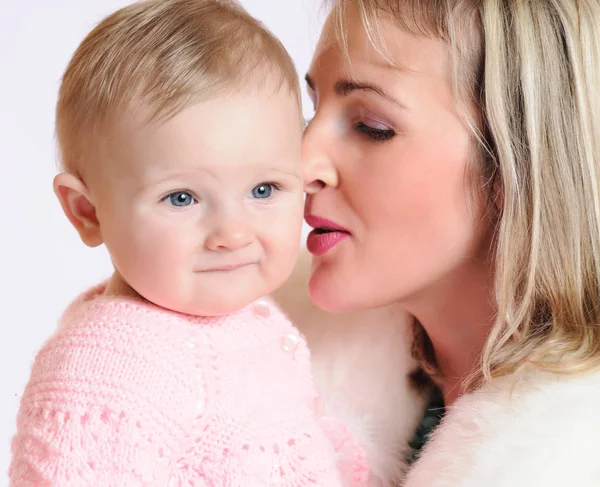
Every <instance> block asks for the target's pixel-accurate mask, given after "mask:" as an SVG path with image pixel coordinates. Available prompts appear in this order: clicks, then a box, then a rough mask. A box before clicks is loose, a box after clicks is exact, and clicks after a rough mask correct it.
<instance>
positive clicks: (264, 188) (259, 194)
mask: <svg viewBox="0 0 600 487" xmlns="http://www.w3.org/2000/svg"><path fill="white" fill-rule="evenodd" d="M250 193H251V194H252V197H253V198H256V199H259V200H265V199H267V198H270V197H271V195H272V194H273V185H272V184H270V183H263V184H259V185H258V186H255V187H254V188H252V191H251V192H250Z"/></svg>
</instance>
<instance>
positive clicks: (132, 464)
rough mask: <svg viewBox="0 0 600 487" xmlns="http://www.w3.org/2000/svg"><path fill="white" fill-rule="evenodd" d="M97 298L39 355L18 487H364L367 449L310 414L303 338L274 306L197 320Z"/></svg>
mask: <svg viewBox="0 0 600 487" xmlns="http://www.w3.org/2000/svg"><path fill="white" fill-rule="evenodd" d="M103 290H104V287H103V286H99V287H97V288H94V289H92V290H91V291H88V292H87V293H85V294H84V295H82V296H80V297H79V298H78V299H77V300H76V301H75V302H74V303H73V304H72V305H71V306H70V307H69V309H68V310H67V311H66V312H65V314H64V316H63V318H62V320H61V323H60V325H59V328H58V331H57V333H56V334H55V336H53V337H52V338H51V339H50V340H49V341H48V343H46V345H45V346H44V347H43V348H42V350H41V351H40V352H39V354H38V355H37V357H36V360H35V363H34V365H33V369H32V373H31V378H30V381H29V383H28V385H27V387H26V390H25V392H24V394H23V397H22V400H21V407H20V411H19V415H18V420H17V434H16V436H15V438H14V439H13V442H12V453H13V458H12V463H11V467H10V472H9V475H10V479H11V486H14V487H17V486H55V485H56V486H61V487H75V486H107V487H108V486H119V487H122V486H161V487H162V486H169V487H176V486H177V487H179V486H186V487H193V486H228V487H229V486H230V487H234V486H244V487H254V486H257V487H258V486H275V485H277V486H282V487H287V486H289V487H300V486H315V485H316V486H338V485H342V483H341V479H342V478H344V479H345V481H344V484H345V485H366V482H367V477H368V475H367V467H366V464H365V461H364V456H363V455H362V452H361V450H360V448H358V447H357V446H356V445H355V442H354V441H353V439H352V438H351V437H350V436H348V434H347V433H346V432H345V430H344V427H343V425H340V427H332V426H331V425H332V424H335V423H336V422H335V420H333V419H332V418H321V419H318V418H317V415H316V414H315V399H316V393H315V389H314V386H313V383H312V378H311V372H310V355H309V351H308V348H307V346H306V343H305V341H304V339H303V338H302V337H301V336H300V335H299V334H298V332H297V331H296V330H295V329H294V328H293V327H292V325H291V324H290V322H289V321H288V320H287V319H286V318H285V316H283V315H282V314H281V313H280V312H279V311H278V310H277V308H276V307H275V306H273V305H272V304H271V303H269V302H266V301H264V302H257V303H254V304H252V305H251V306H249V307H247V308H245V309H243V310H241V311H239V312H237V313H234V314H231V315H227V316H224V317H216V318H202V317H194V316H189V315H182V314H179V313H174V312H170V311H168V310H165V309H162V308H159V307H157V306H154V305H152V304H150V303H145V302H143V301H141V300H134V299H123V298H112V297H106V296H104V295H102V292H103ZM326 431H327V433H326ZM338 469H341V470H342V471H341V472H339V471H338ZM340 474H341V475H340Z"/></svg>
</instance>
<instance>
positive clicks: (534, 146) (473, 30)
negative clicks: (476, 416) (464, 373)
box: [333, 0, 600, 389]
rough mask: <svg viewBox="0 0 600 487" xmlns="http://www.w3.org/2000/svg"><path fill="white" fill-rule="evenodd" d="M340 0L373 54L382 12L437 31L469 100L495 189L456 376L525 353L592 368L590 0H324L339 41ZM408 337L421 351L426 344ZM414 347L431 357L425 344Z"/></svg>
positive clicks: (598, 305) (599, 59)
mask: <svg viewBox="0 0 600 487" xmlns="http://www.w3.org/2000/svg"><path fill="white" fill-rule="evenodd" d="M348 7H353V8H355V9H356V10H357V11H358V12H359V14H360V17H361V19H362V22H363V24H364V26H365V29H366V31H367V33H368V35H369V38H370V39H371V42H372V43H373V45H374V46H375V47H376V49H377V50H378V51H379V52H380V53H381V54H382V55H383V56H386V54H387V51H386V48H385V44H384V43H383V42H382V36H381V35H380V33H381V25H382V20H383V19H391V20H392V21H393V22H395V23H396V25H397V26H398V28H401V29H404V30H405V31H407V32H409V33H411V34H414V35H417V36H421V35H423V36H429V37H435V38H439V39H442V40H443V41H445V42H446V43H447V44H448V46H449V49H450V53H451V58H452V69H451V73H450V75H451V79H452V83H453V88H454V90H455V94H456V98H457V107H458V108H459V109H461V107H462V108H464V107H465V106H466V105H465V103H469V104H470V106H471V107H473V106H474V107H476V108H477V110H476V111H477V112H478V116H477V117H475V119H474V120H468V119H467V123H468V124H469V126H470V127H471V128H472V130H473V136H474V140H476V141H477V142H476V144H477V147H478V148H479V149H480V150H478V151H476V152H477V154H478V155H479V156H480V157H478V158H477V159H478V162H479V164H478V165H477V167H475V168H474V169H475V176H476V177H477V178H478V179H477V180H478V181H479V182H480V185H484V186H486V187H487V188H488V192H489V194H490V195H494V194H495V195H497V194H498V188H500V193H501V197H500V198H499V199H496V200H495V201H494V198H493V197H492V198H490V200H489V201H490V204H491V205H497V206H498V207H499V209H500V219H499V225H498V228H497V234H496V240H495V244H494V245H495V249H494V258H495V266H496V272H495V280H496V282H495V291H496V301H497V302H496V305H497V315H496V321H495V324H494V326H493V328H492V331H491V333H490V336H489V339H488V342H487V344H486V346H485V348H484V351H483V354H482V363H481V369H480V370H478V371H477V372H476V373H475V374H474V375H473V377H471V378H469V380H468V381H466V384H465V387H466V388H467V389H470V388H473V387H476V386H478V385H480V384H481V383H482V381H483V380H491V379H492V378H494V377H498V376H503V375H507V374H513V373H516V372H519V371H520V370H522V369H523V367H524V366H527V365H532V366H535V367H538V368H541V369H544V370H550V371H553V372H558V373H583V372H586V371H590V370H593V369H596V368H598V367H599V366H600V174H599V171H600V119H599V118H598V114H599V113H600V36H599V35H598V33H599V32H600V3H598V0H536V1H533V0H525V1H518V2H515V1H507V0H338V1H337V2H336V3H335V4H334V7H333V8H334V11H333V15H334V19H336V23H337V25H338V27H340V28H339V29H338V30H339V33H340V34H341V37H342V40H344V39H345V36H344V32H345V29H344V22H345V12H346V9H347V8H348ZM391 61H392V62H393V60H391ZM471 111H472V110H471ZM461 112H462V113H463V114H464V113H468V110H461ZM471 118H473V117H471ZM477 169H479V170H477ZM421 336H422V334H421ZM421 345H423V342H421ZM419 348H420V350H421V354H423V350H425V355H427V353H426V352H427V350H429V351H430V355H431V350H432V349H431V347H429V346H427V344H425V346H421V347H419ZM425 359H428V360H427V361H428V362H429V366H431V365H432V364H431V363H430V362H431V361H432V360H434V357H432V356H429V357H425ZM429 369H430V370H432V369H431V367H429Z"/></svg>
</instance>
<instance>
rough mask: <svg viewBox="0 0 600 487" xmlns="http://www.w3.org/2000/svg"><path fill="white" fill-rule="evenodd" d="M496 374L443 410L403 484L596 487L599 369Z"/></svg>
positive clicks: (599, 438) (599, 445)
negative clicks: (565, 373) (511, 375)
mask: <svg viewBox="0 0 600 487" xmlns="http://www.w3.org/2000/svg"><path fill="white" fill-rule="evenodd" d="M512 379H513V378H509V377H507V378H503V379H501V380H498V381H495V382H493V383H491V384H488V385H487V386H485V387H483V388H482V389H480V390H479V391H477V392H475V393H472V394H468V395H465V396H463V397H462V398H461V399H459V400H458V401H457V402H456V403H455V404H454V405H452V407H450V408H448V411H447V414H446V417H445V418H444V420H443V422H442V424H441V426H440V427H439V428H438V429H437V430H436V431H435V433H434V435H433V437H432V439H431V441H430V443H429V444H428V445H427V446H426V447H425V450H424V451H423V454H422V455H421V458H420V459H419V461H418V462H417V463H416V465H415V467H414V468H413V470H412V471H411V472H410V475H409V478H408V481H407V484H406V485H407V487H413V486H417V485H432V484H430V483H428V482H431V481H432V479H433V477H432V476H435V478H436V479H437V480H436V482H438V483H436V485H440V486H445V485H448V486H450V485H452V486H453V487H475V486H481V485H486V486H489V487H505V486H508V485H510V486H511V487H519V486H523V487H524V486H532V485H536V486H537V485H540V486H541V485H543V486H544V487H554V486H556V487H558V486H564V485H566V484H567V483H570V484H573V485H577V486H579V487H591V486H596V485H600V464H599V463H598V461H597V452H598V450H599V449H600V415H599V414H598V404H599V403H600V371H598V372H593V373H589V374H587V375H581V376H559V375H556V374H550V373H545V372H539V371H537V372H534V371H531V372H529V373H526V374H525V375H524V376H522V377H520V379H519V380H518V381H517V382H515V381H514V380H512Z"/></svg>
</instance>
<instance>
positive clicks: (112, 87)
mask: <svg viewBox="0 0 600 487" xmlns="http://www.w3.org/2000/svg"><path fill="white" fill-rule="evenodd" d="M273 82H275V86H274V88H275V89H276V90H278V89H282V88H286V89H288V90H289V92H290V93H291V94H292V95H293V96H294V97H296V98H297V100H298V103H300V88H299V82H298V76H297V73H296V70H295V68H294V63H293V61H292V60H291V58H290V57H289V55H288V53H287V52H286V50H285V49H284V47H283V46H282V44H281V43H280V42H279V41H278V40H277V39H276V38H275V37H274V36H273V35H272V34H271V33H270V32H269V31H268V30H267V29H266V28H265V27H264V26H263V25H262V24H261V23H260V22H258V21H257V20H256V19H254V18H253V17H251V16H250V15H249V14H248V13H247V12H246V11H245V10H244V9H243V8H242V7H241V6H240V5H239V4H238V3H237V2H236V1H234V0H147V1H143V2H138V3H134V4H132V5H129V6H127V7H125V8H122V9H121V10H118V11H117V12H115V13H113V14H112V15H110V16H108V17H107V18H105V19H104V20H103V21H102V22H100V24H99V25H98V26H96V27H95V28H94V29H93V30H92V31H91V32H90V33H89V34H88V35H87V37H86V38H85V39H84V40H83V42H82V43H81V44H80V46H79V47H78V48H77V50H76V52H75V54H74V55H73V57H72V59H71V61H70V63H69V65H68V67H67V69H66V71H65V74H64V76H63V78H62V83H61V86H60V92H59V97H58V103H57V108H56V131H57V138H58V146H59V150H60V156H61V163H62V168H63V169H64V170H66V171H70V172H78V165H79V164H80V163H81V161H82V159H85V158H86V157H88V156H89V151H86V149H87V148H88V147H89V146H90V138H91V137H92V138H93V136H95V135H97V134H98V133H99V132H100V131H102V130H103V129H104V128H106V126H107V125H108V123H110V122H111V121H112V120H114V119H116V118H117V117H118V116H119V115H120V114H121V113H123V111H125V110H127V109H128V108H130V107H131V105H132V104H134V103H141V104H143V106H144V108H147V109H149V111H150V113H151V117H150V119H151V120H162V119H167V118H169V117H171V116H173V115H175V114H177V113H178V112H179V111H181V110H182V109H184V108H186V107H188V106H190V105H191V104H194V103H197V102H199V101H201V100H206V99H210V98H211V97H215V96H219V95H225V94H229V93H232V92H235V91H237V90H247V89H250V88H264V87H265V86H264V85H265V84H267V83H269V84H270V85H273ZM269 88H272V86H270V87H269ZM92 147H93V144H92Z"/></svg>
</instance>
